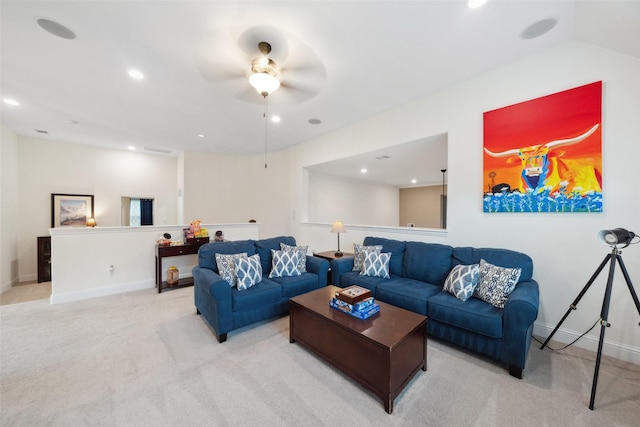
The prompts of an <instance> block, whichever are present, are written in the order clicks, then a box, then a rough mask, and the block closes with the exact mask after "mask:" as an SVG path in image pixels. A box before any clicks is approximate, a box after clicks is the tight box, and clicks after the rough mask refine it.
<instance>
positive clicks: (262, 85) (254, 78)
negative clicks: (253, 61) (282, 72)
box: [249, 72, 280, 97]
mask: <svg viewBox="0 0 640 427" xmlns="http://www.w3.org/2000/svg"><path fill="white" fill-rule="evenodd" d="M249 83H250V84H251V86H253V87H254V88H255V89H256V90H257V91H258V93H259V94H260V95H262V96H264V97H266V96H268V95H270V94H271V92H273V91H274V90H276V89H278V88H279V87H280V80H279V79H278V78H277V77H275V76H273V75H271V74H269V73H266V72H261V73H253V74H251V75H250V76H249Z"/></svg>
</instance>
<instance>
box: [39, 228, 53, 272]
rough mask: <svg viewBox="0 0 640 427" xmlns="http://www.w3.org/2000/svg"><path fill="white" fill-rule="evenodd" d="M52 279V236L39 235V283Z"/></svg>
mask: <svg viewBox="0 0 640 427" xmlns="http://www.w3.org/2000/svg"><path fill="white" fill-rule="evenodd" d="M50 281H51V236H38V283H41V282H50Z"/></svg>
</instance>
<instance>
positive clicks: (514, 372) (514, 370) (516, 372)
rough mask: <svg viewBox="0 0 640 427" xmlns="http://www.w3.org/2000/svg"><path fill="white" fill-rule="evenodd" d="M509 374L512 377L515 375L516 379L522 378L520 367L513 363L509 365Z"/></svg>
mask: <svg viewBox="0 0 640 427" xmlns="http://www.w3.org/2000/svg"><path fill="white" fill-rule="evenodd" d="M509 375H511V376H512V377H516V378H517V379H519V380H521V379H522V368H518V367H516V366H513V365H509Z"/></svg>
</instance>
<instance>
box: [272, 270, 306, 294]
mask: <svg viewBox="0 0 640 427" xmlns="http://www.w3.org/2000/svg"><path fill="white" fill-rule="evenodd" d="M271 280H273V281H274V282H277V283H279V284H280V285H281V287H282V294H281V295H282V297H284V298H287V299H288V298H293V297H295V296H297V295H300V294H304V293H306V292H310V291H313V290H315V289H317V288H318V275H317V274H313V273H302V274H301V275H299V276H289V277H276V278H273V279H271Z"/></svg>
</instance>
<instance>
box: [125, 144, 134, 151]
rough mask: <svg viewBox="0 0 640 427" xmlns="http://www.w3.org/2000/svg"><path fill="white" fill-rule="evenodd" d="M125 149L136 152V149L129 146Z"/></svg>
mask: <svg viewBox="0 0 640 427" xmlns="http://www.w3.org/2000/svg"><path fill="white" fill-rule="evenodd" d="M127 149H128V150H130V151H136V147H134V146H133V145H129V146H128V147H127Z"/></svg>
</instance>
